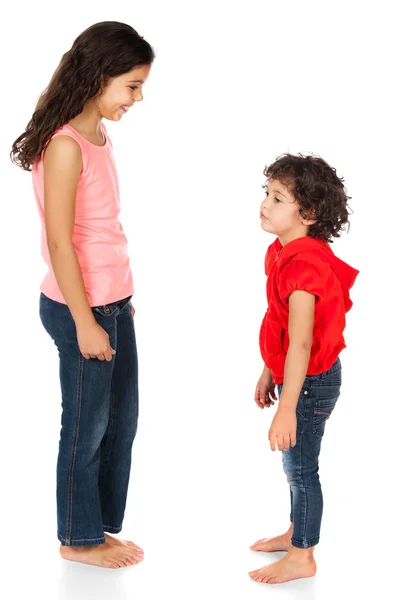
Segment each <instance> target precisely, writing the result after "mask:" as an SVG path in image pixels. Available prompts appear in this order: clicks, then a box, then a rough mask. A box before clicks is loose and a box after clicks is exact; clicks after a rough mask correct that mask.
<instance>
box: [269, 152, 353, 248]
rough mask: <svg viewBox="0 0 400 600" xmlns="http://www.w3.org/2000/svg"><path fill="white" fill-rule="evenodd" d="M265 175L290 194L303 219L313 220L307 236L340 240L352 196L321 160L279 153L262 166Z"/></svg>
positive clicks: (330, 240)
mask: <svg viewBox="0 0 400 600" xmlns="http://www.w3.org/2000/svg"><path fill="white" fill-rule="evenodd" d="M264 175H265V177H267V178H268V179H275V180H278V181H280V183H282V184H283V185H284V186H285V187H286V188H287V189H288V190H289V192H290V193H291V194H293V196H294V198H295V199H296V200H297V202H298V203H299V205H300V209H299V211H300V214H301V216H302V217H303V218H304V219H312V220H314V219H316V221H317V222H316V223H315V224H314V225H310V228H309V230H308V234H307V235H309V236H310V237H314V238H319V239H322V240H325V241H327V242H330V243H331V242H333V239H332V238H334V237H336V238H337V237H340V233H341V231H343V230H344V229H345V228H346V225H347V224H348V229H349V228H350V224H349V223H348V219H349V214H350V210H351V209H349V206H348V201H349V200H351V196H348V195H347V193H346V188H345V186H344V179H343V178H342V177H338V175H336V169H334V168H333V167H331V166H329V165H328V163H327V162H325V161H324V160H323V159H322V158H321V157H319V156H315V155H313V154H310V155H308V156H303V155H302V154H298V155H297V156H296V155H294V154H282V155H281V156H279V157H278V158H277V160H276V161H275V162H274V163H273V164H271V165H269V166H266V167H265V169H264ZM263 187H265V185H264V186H263Z"/></svg>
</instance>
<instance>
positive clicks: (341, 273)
mask: <svg viewBox="0 0 400 600" xmlns="http://www.w3.org/2000/svg"><path fill="white" fill-rule="evenodd" d="M275 243H277V249H278V251H279V250H281V252H280V260H279V262H280V266H281V268H282V267H283V265H284V264H285V263H286V262H288V261H289V260H290V259H291V258H292V257H293V256H296V255H297V254H301V255H302V256H301V258H302V259H304V260H307V254H309V255H310V257H315V256H318V257H319V258H321V259H322V260H323V261H325V262H326V263H328V264H329V265H330V266H331V268H332V270H333V271H334V273H335V275H336V276H337V278H338V279H339V281H340V283H341V285H342V290H343V296H344V300H345V310H346V312H347V311H348V310H349V309H350V308H351V307H352V305H353V303H352V301H351V300H350V294H349V290H350V288H351V287H352V286H353V284H354V282H355V280H356V277H357V275H358V274H359V271H358V270H357V269H354V268H353V267H351V266H350V265H348V264H347V263H345V262H344V261H343V260H341V259H340V258H338V257H337V256H335V254H334V253H333V252H332V249H331V247H330V244H329V243H328V242H323V241H322V240H318V239H316V238H312V237H310V236H305V237H302V238H298V239H297V240H293V241H292V242H289V243H288V244H286V245H285V246H283V247H282V244H281V243H280V241H279V238H277V239H276V240H275ZM299 258H300V257H299Z"/></svg>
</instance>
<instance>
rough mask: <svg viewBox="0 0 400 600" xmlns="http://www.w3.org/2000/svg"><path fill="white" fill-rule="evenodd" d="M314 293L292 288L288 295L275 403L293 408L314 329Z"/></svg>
mask: <svg viewBox="0 0 400 600" xmlns="http://www.w3.org/2000/svg"><path fill="white" fill-rule="evenodd" d="M314 311H315V296H314V295H313V294H310V293H309V292H305V291H303V290H296V291H295V292H293V293H292V294H291V295H290V296H289V340H290V343H289V348H288V352H287V356H286V361H285V377H284V382H283V387H282V394H281V398H280V401H279V404H280V406H281V407H282V408H288V409H292V410H295V409H296V406H297V402H298V400H299V394H300V390H301V388H302V385H303V383H304V378H305V376H306V374H307V369H308V365H309V362H310V353H311V346H312V339H313V328H314Z"/></svg>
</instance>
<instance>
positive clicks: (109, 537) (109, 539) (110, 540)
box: [104, 533, 144, 560]
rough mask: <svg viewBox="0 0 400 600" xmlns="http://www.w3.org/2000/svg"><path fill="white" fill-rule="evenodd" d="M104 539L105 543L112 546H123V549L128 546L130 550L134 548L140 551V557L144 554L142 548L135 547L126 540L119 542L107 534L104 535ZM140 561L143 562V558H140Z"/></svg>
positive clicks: (119, 540)
mask: <svg viewBox="0 0 400 600" xmlns="http://www.w3.org/2000/svg"><path fill="white" fill-rule="evenodd" d="M104 538H105V540H106V542H108V543H109V544H111V545H112V546H125V547H126V546H128V547H130V548H136V550H141V551H142V555H143V554H144V553H143V550H142V548H141V547H140V546H137V545H136V544H134V543H133V542H129V541H128V540H121V539H119V538H116V537H114V536H112V535H109V534H108V533H105V534H104ZM141 560H143V556H142V559H141Z"/></svg>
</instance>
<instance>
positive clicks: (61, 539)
mask: <svg viewBox="0 0 400 600" xmlns="http://www.w3.org/2000/svg"><path fill="white" fill-rule="evenodd" d="M58 538H59V540H60V541H61V542H65V543H66V544H67V545H70V543H71V541H72V542H100V543H104V536H103V537H99V538H84V539H82V540H71V539H66V538H64V537H63V536H62V535H60V534H58Z"/></svg>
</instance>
